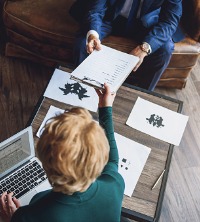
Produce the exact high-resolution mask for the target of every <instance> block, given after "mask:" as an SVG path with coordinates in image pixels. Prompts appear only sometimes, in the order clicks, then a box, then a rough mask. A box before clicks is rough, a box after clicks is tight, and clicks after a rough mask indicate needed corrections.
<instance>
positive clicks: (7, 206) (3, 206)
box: [0, 192, 20, 222]
mask: <svg viewBox="0 0 200 222" xmlns="http://www.w3.org/2000/svg"><path fill="white" fill-rule="evenodd" d="M12 196H13V192H11V193H9V194H7V192H4V193H3V194H2V195H1V197H0V216H1V217H2V218H3V219H4V221H5V222H9V221H10V220H11V217H12V215H13V214H14V212H15V211H16V210H17V209H18V208H19V207H20V202H19V200H17V199H16V198H15V197H13V198H12Z"/></svg>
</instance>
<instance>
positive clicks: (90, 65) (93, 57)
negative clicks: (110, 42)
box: [71, 45, 139, 92]
mask: <svg viewBox="0 0 200 222" xmlns="http://www.w3.org/2000/svg"><path fill="white" fill-rule="evenodd" d="M138 61H139V58H138V57H137V56H134V55H130V54H127V53H124V52H121V51H118V50H116V49H112V48H110V47H107V46H104V45H102V49H101V50H99V51H97V50H95V51H94V52H93V53H92V54H90V55H89V56H88V57H87V58H86V59H85V60H84V61H83V62H82V63H81V64H80V65H79V66H78V67H77V68H76V69H75V70H74V71H73V72H72V73H71V79H73V80H76V81H78V82H82V83H84V84H87V85H90V86H92V87H94V88H98V89H103V88H104V83H107V84H108V85H109V86H110V89H111V91H112V92H116V91H117V90H118V88H119V87H120V86H121V85H122V84H123V82H124V81H125V79H126V78H127V76H128V75H129V74H130V73H131V71H132V70H133V68H134V67H135V65H136V64H137V63H138Z"/></svg>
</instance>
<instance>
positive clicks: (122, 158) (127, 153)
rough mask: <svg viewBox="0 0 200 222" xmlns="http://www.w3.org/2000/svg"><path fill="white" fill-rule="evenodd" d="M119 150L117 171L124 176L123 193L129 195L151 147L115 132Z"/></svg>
mask: <svg viewBox="0 0 200 222" xmlns="http://www.w3.org/2000/svg"><path fill="white" fill-rule="evenodd" d="M115 139H116V143H117V147H118V151H119V173H120V174H121V175H122V177H123V178H124V182H125V190H124V194H125V195H127V196H129V197H131V196H132V194H133V191H134V189H135V186H136V184H137V182H138V180H139V177H140V175H141V173H142V170H143V168H144V166H145V163H146V161H147V158H148V156H149V154H150V152H151V149H150V148H149V147H147V146H144V145H142V144H140V143H137V142H135V141H133V140H130V139H128V138H126V137H124V136H122V135H119V134H117V133H115Z"/></svg>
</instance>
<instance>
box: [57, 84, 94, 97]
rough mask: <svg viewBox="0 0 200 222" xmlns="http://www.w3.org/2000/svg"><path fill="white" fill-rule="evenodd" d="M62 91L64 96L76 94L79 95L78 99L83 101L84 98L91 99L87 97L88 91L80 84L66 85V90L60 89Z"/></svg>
mask: <svg viewBox="0 0 200 222" xmlns="http://www.w3.org/2000/svg"><path fill="white" fill-rule="evenodd" d="M59 89H60V90H62V91H63V93H64V94H63V95H68V94H69V93H71V94H76V95H78V98H79V99H80V100H82V99H83V98H86V97H90V96H88V95H85V94H86V93H87V90H86V89H85V88H83V87H82V86H81V85H80V84H79V83H78V82H77V83H73V84H69V83H67V84H65V88H61V87H59Z"/></svg>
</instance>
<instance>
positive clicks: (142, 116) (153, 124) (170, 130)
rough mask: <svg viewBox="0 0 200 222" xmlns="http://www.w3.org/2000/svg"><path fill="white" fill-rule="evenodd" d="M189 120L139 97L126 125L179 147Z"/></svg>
mask: <svg viewBox="0 0 200 222" xmlns="http://www.w3.org/2000/svg"><path fill="white" fill-rule="evenodd" d="M188 118H189V117H188V116H185V115H183V114H180V113H177V112H174V111H172V110H169V109H167V108H165V107H162V106H160V105H157V104H155V103H152V102H149V101H147V100H144V99H142V98H140V97H138V98H137V101H136V103H135V105H134V107H133V109H132V111H131V113H130V115H129V117H128V120H127V122H126V124H127V125H128V126H131V127H132V128H134V129H136V130H139V131H141V132H143V133H146V134H148V135H151V136H153V137H155V138H157V139H160V140H163V141H165V142H167V143H170V144H173V145H176V146H179V144H180V141H181V138H182V136H183V133H184V130H185V127H186V124H187V122H188Z"/></svg>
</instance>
